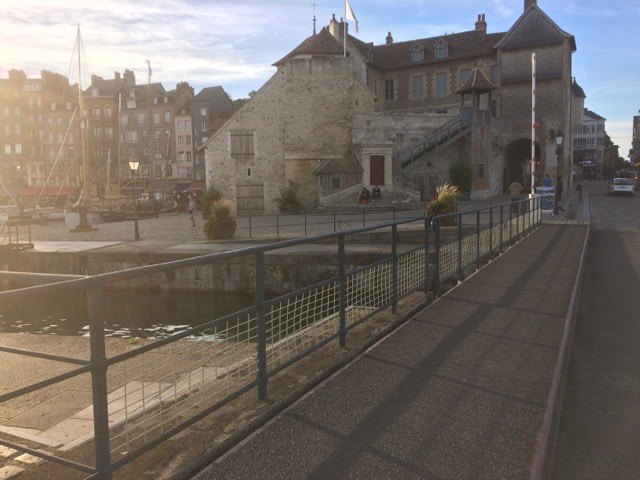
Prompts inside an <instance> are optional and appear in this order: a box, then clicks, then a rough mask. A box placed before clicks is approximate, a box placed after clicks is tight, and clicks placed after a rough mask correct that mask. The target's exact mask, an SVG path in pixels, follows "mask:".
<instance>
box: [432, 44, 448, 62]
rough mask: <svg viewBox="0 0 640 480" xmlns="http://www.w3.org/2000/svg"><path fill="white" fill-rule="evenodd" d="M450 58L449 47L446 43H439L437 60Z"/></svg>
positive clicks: (437, 45)
mask: <svg viewBox="0 0 640 480" xmlns="http://www.w3.org/2000/svg"><path fill="white" fill-rule="evenodd" d="M448 56H449V46H448V45H447V43H446V42H444V41H442V40H441V41H439V42H438V43H437V44H436V48H435V57H436V58H447V57H448Z"/></svg>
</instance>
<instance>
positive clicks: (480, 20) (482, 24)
mask: <svg viewBox="0 0 640 480" xmlns="http://www.w3.org/2000/svg"><path fill="white" fill-rule="evenodd" d="M476 30H481V31H483V32H486V31H487V22H485V21H484V13H479V14H478V20H477V21H476Z"/></svg>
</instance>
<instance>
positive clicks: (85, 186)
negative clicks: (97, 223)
mask: <svg viewBox="0 0 640 480" xmlns="http://www.w3.org/2000/svg"><path fill="white" fill-rule="evenodd" d="M77 41H78V110H79V114H80V149H81V154H82V203H83V204H85V205H86V204H87V203H88V199H89V197H88V196H89V175H88V172H87V170H88V168H87V139H86V134H87V125H86V118H85V115H84V101H83V98H82V58H81V55H82V49H81V48H80V25H78V36H77Z"/></svg>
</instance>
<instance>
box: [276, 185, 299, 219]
mask: <svg viewBox="0 0 640 480" xmlns="http://www.w3.org/2000/svg"><path fill="white" fill-rule="evenodd" d="M298 190H300V185H298V184H297V183H294V182H292V181H291V180H289V186H288V187H287V188H286V190H285V191H283V192H280V197H278V198H276V199H275V201H276V203H278V208H279V209H280V211H281V212H282V213H300V211H301V210H302V204H301V203H300V201H299V200H298Z"/></svg>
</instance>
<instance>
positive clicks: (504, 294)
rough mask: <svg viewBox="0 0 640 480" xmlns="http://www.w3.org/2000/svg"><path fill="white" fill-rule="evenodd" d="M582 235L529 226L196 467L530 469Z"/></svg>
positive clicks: (521, 473)
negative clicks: (433, 299)
mask: <svg viewBox="0 0 640 480" xmlns="http://www.w3.org/2000/svg"><path fill="white" fill-rule="evenodd" d="M586 232H587V228H586V227H585V226H582V225H546V226H543V227H541V228H539V229H538V230H537V231H535V232H534V233H533V234H532V235H531V236H529V237H528V238H526V239H525V240H524V241H523V242H521V243H520V244H519V245H518V246H517V247H515V248H512V249H511V250H509V251H508V252H507V253H506V254H505V255H503V256H501V257H499V258H498V259H496V260H495V261H494V262H492V263H491V264H489V265H488V266H487V267H485V268H484V269H483V270H481V271H480V272H478V273H477V274H476V275H474V276H472V277H471V278H470V279H468V280H467V281H465V282H464V283H462V284H461V285H459V286H458V287H457V288H455V289H453V290H451V291H450V292H449V293H448V294H447V295H445V296H444V297H443V298H441V299H439V300H438V301H437V302H435V303H433V304H432V305H430V306H429V307H428V308H426V309H425V310H423V311H422V312H420V313H419V314H418V315H416V317H414V318H413V319H412V320H410V321H409V322H408V323H406V324H405V325H404V326H403V327H402V328H400V329H399V330H397V331H396V332H395V333H394V334H393V335H391V336H389V337H387V338H386V339H385V340H383V341H381V342H380V343H379V344H377V345H376V346H375V347H373V348H372V349H370V350H369V351H368V352H367V353H366V354H364V355H363V356H361V357H359V358H358V359H357V360H356V361H354V362H353V363H352V364H351V365H350V366H348V367H347V368H345V369H343V370H342V371H341V372H339V373H338V374H336V375H334V376H333V377H331V378H330V379H328V380H327V381H326V382H324V383H323V384H321V385H320V386H319V387H318V388H316V389H315V390H313V391H312V392H310V393H309V394H308V395H307V396H305V397H304V398H303V399H302V400H300V401H299V402H298V403H296V404H295V405H293V406H292V407H291V408H290V409H288V410H287V411H286V412H285V413H283V414H282V415H280V416H278V417H276V418H275V419H274V420H273V421H272V422H270V423H269V424H267V425H266V426H265V427H264V428H263V429H261V430H260V431H258V432H257V433H256V434H254V435H253V436H251V437H249V438H248V439H247V440H245V441H244V442H243V443H241V444H240V445H239V446H237V447H236V448H235V449H234V450H232V451H230V452H228V453H227V454H226V455H224V456H223V457H221V458H220V459H218V460H217V461H216V462H215V463H214V464H212V465H211V466H210V467H209V468H208V469H207V470H205V471H204V472H202V473H201V474H200V475H199V476H198V477H197V478H198V479H199V480H211V479H246V478H270V479H279V478H283V479H284V478H286V479H294V478H295V479H299V478H313V479H327V478H354V479H356V478H357V479H364V478H377V479H381V478H389V479H418V478H420V479H452V480H453V479H456V480H459V479H474V480H475V479H492V480H493V479H518V478H522V479H524V478H529V474H530V468H531V464H532V461H533V457H534V453H535V451H536V448H537V439H538V433H539V431H540V429H541V426H542V422H543V417H544V415H545V411H546V409H547V398H548V395H549V391H550V387H551V381H552V377H553V374H554V368H555V365H556V360H557V356H558V349H559V346H560V343H561V339H562V335H563V329H564V325H565V317H566V314H567V310H568V305H569V303H570V298H571V293H572V289H573V286H574V283H575V280H576V273H577V271H578V266H579V261H580V254H581V252H582V248H583V243H584V239H585V235H586Z"/></svg>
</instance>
